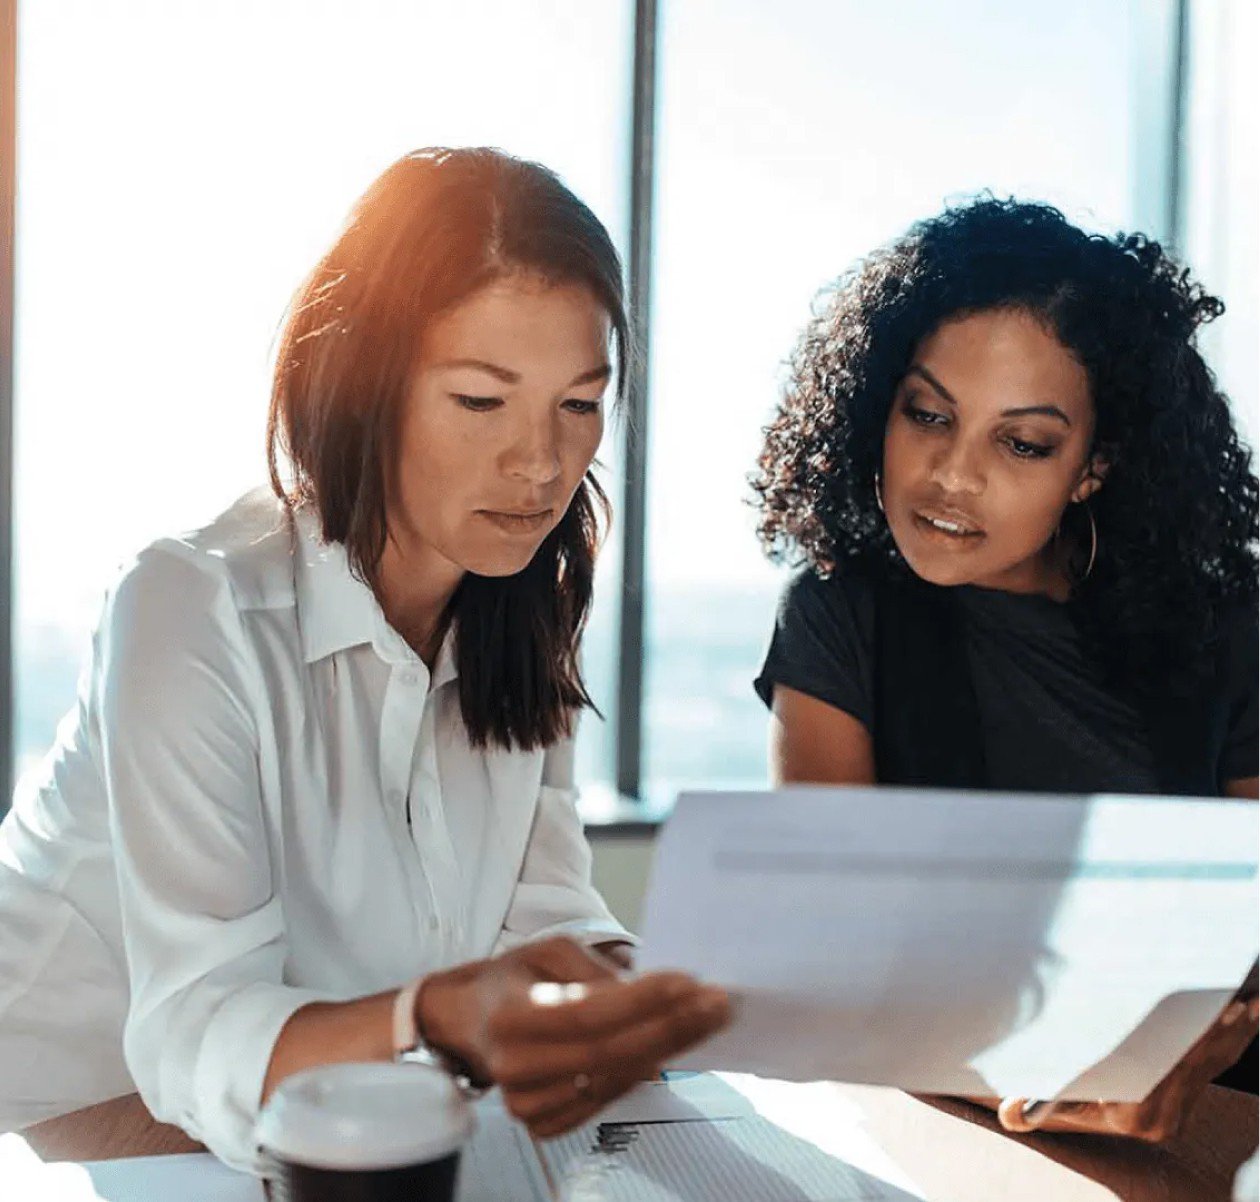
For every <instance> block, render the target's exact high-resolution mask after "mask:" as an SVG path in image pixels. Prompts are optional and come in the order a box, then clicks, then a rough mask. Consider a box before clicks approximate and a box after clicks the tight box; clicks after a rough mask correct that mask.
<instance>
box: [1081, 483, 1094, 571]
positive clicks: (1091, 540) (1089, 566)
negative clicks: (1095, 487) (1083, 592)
mask: <svg viewBox="0 0 1260 1202" xmlns="http://www.w3.org/2000/svg"><path fill="white" fill-rule="evenodd" d="M1081 503H1082V504H1083V505H1084V506H1085V516H1086V517H1087V518H1089V562H1088V563H1087V564H1086V565H1085V571H1084V573H1083V574H1082V575H1081V581H1082V582H1084V581H1086V580H1088V579H1089V574H1090V572H1092V571H1093V570H1094V560H1096V559H1097V558H1098V523H1097V522H1096V521H1094V511H1093V510H1092V509H1091V508H1090V505H1089V502H1088V501H1082V502H1081Z"/></svg>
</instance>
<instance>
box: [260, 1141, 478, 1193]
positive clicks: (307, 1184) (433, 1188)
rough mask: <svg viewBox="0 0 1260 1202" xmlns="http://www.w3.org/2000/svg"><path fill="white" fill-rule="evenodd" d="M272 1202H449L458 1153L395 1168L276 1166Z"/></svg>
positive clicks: (271, 1191) (453, 1186) (457, 1167)
mask: <svg viewBox="0 0 1260 1202" xmlns="http://www.w3.org/2000/svg"><path fill="white" fill-rule="evenodd" d="M277 1168H278V1172H277V1175H276V1176H275V1177H273V1178H272V1180H271V1190H270V1193H271V1198H272V1202H451V1199H452V1198H454V1196H455V1178H456V1175H457V1174H458V1171H459V1153H458V1152H452V1153H451V1154H450V1155H449V1156H442V1157H439V1158H438V1159H437V1160H430V1161H429V1162H428V1163H426V1164H413V1165H403V1166H401V1167H400V1168H394V1169H316V1168H312V1167H311V1166H309V1165H304V1164H286V1163H284V1162H280V1163H279V1164H278V1165H277Z"/></svg>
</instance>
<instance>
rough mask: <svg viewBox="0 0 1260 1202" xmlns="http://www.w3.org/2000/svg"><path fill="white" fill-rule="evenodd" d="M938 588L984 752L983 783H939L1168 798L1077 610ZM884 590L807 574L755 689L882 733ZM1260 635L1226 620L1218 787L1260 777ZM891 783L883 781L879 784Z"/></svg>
mask: <svg viewBox="0 0 1260 1202" xmlns="http://www.w3.org/2000/svg"><path fill="white" fill-rule="evenodd" d="M927 589H928V590H930V591H931V592H933V593H937V594H945V593H948V594H950V601H951V604H952V612H953V613H954V614H955V615H957V619H956V620H957V623H958V626H959V627H960V629H961V635H962V637H961V643H962V647H963V649H964V656H965V661H964V662H965V664H966V668H967V670H968V672H967V674H968V675H969V678H970V683H971V686H972V691H973V693H974V707H975V714H976V718H977V719H978V725H979V742H980V749H981V755H982V761H980V762H981V763H982V767H981V768H977V769H976V771H978V772H981V773H982V775H983V779H978V780H971V781H966V780H962V781H959V780H955V781H941V782H939V783H941V784H942V785H947V784H970V785H971V786H972V787H979V788H993V789H1007V790H1021V791H1043V792H1069V793H1100V792H1123V793H1156V792H1161V791H1163V792H1167V791H1169V790H1168V789H1167V788H1161V784H1160V781H1159V779H1158V773H1157V770H1156V765H1155V763H1154V762H1153V756H1152V750H1151V746H1152V739H1151V737H1150V736H1149V735H1148V733H1147V724H1146V722H1145V721H1144V719H1143V717H1142V716H1140V715H1139V714H1138V713H1137V712H1136V711H1135V710H1134V708H1133V707H1132V705H1131V704H1129V703H1128V702H1127V701H1126V700H1124V699H1122V698H1121V697H1119V696H1117V695H1116V694H1115V692H1114V691H1111V690H1109V689H1108V688H1106V687H1105V686H1104V684H1103V682H1102V680H1101V677H1100V673H1099V671H1098V669H1097V668H1096V666H1095V665H1094V664H1092V663H1091V662H1090V660H1089V658H1088V657H1087V655H1086V654H1085V653H1084V651H1083V649H1082V644H1081V639H1080V636H1079V634H1078V632H1077V630H1076V627H1075V625H1074V623H1073V621H1072V618H1071V616H1070V613H1069V611H1068V609H1067V607H1066V606H1063V605H1060V604H1058V603H1057V602H1055V601H1052V600H1051V599H1050V598H1048V597H1041V596H1029V595H1022V594H1015V593H1004V592H999V591H996V590H993V589H984V588H977V587H973V586H962V587H959V588H954V589H948V590H946V589H932V588H931V586H927ZM879 595H880V594H879V591H878V589H877V587H876V586H875V585H874V584H873V583H872V582H871V581H870V579H869V578H867V577H866V576H865V575H864V574H863V573H861V572H855V571H850V572H848V573H846V574H844V575H837V576H834V577H832V579H830V580H821V579H819V577H817V576H816V575H815V574H814V573H813V572H812V571H811V570H808V569H807V570H805V571H803V572H801V573H799V574H798V575H797V576H796V577H794V579H793V580H792V581H791V583H790V584H789V585H788V587H787V589H786V590H785V592H784V594H783V597H782V600H781V602H780V605H779V611H778V616H777V620H776V622H775V629H774V635H773V637H772V639H771V642H770V648H769V651H768V652H767V654H766V660H765V664H764V666H763V667H762V670H761V674H760V675H759V676H758V677H757V679H756V682H755V687H756V689H757V692H758V694H759V695H760V696H761V698H762V700H763V701H764V702H765V703H766V704H767V705H769V704H770V699H771V694H772V692H773V688H774V685H776V684H782V685H786V686H788V687H789V688H793V689H796V690H798V691H799V692H802V693H807V694H809V695H810V696H812V697H816V698H818V699H819V700H821V701H825V702H827V703H828V704H830V705H834V706H836V707H837V708H839V709H842V710H844V711H845V712H846V713H849V714H852V715H853V717H855V718H857V719H858V721H860V722H861V723H862V724H863V725H864V726H866V728H867V729H868V730H869V731H871V733H872V735H873V736H877V734H878V732H877V725H878V719H877V713H878V711H879V704H878V697H879V683H880V682H878V681H877V679H876V677H877V674H878V673H877V667H876V665H877V663H878V662H879V659H880V656H879V653H878V647H879V645H880V642H879V638H878V632H877V620H876V612H877V609H878V608H879V603H878V602H877V596H879ZM916 633H917V632H916ZM1256 634H1257V623H1256V614H1255V613H1250V614H1247V613H1242V612H1240V613H1238V614H1237V615H1236V616H1235V618H1234V619H1233V620H1231V621H1230V622H1229V623H1228V624H1227V629H1226V635H1225V643H1226V645H1225V647H1224V648H1223V649H1222V656H1221V663H1222V664H1223V666H1224V671H1223V672H1222V673H1221V674H1220V676H1219V677H1218V678H1217V679H1216V680H1214V682H1213V684H1212V687H1213V688H1214V689H1216V690H1218V691H1219V696H1218V697H1217V698H1216V701H1217V703H1218V704H1217V706H1216V707H1214V708H1219V709H1220V711H1221V715H1222V722H1221V726H1222V728H1223V729H1222V730H1221V731H1220V735H1219V738H1218V739H1215V740H1213V746H1212V747H1211V748H1210V749H1208V750H1209V753H1210V755H1211V757H1212V760H1213V763H1212V765H1211V767H1212V769H1213V771H1212V775H1213V777H1214V778H1215V781H1216V786H1217V787H1216V789H1215V790H1213V791H1214V792H1215V791H1219V789H1220V786H1222V785H1223V784H1224V782H1226V781H1229V780H1234V779H1237V778H1241V777H1249V776H1255V775H1256V773H1257V759H1258V754H1257V729H1258V725H1260V717H1258V713H1257V637H1256ZM894 637H895V634H894ZM919 637H922V636H921V634H919ZM950 708H954V707H953V706H951V707H950ZM1216 743H1219V744H1220V746H1219V747H1217V746H1216ZM894 778H896V774H895V773H892V774H889V776H887V777H886V776H885V774H884V773H882V772H881V774H880V779H881V780H884V779H894Z"/></svg>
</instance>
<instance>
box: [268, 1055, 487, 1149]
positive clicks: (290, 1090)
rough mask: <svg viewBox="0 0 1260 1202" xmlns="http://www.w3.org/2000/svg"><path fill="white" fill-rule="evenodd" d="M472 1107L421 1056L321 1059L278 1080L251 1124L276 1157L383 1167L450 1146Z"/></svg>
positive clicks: (467, 1130)
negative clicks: (405, 1060)
mask: <svg viewBox="0 0 1260 1202" xmlns="http://www.w3.org/2000/svg"><path fill="white" fill-rule="evenodd" d="M473 1125H474V1120H473V1111H472V1107H471V1106H470V1105H469V1104H468V1101H467V1099H466V1098H464V1097H463V1095H462V1094H460V1092H459V1090H458V1089H456V1088H455V1084H454V1082H453V1081H451V1079H450V1078H449V1077H448V1076H446V1074H445V1073H443V1072H441V1071H440V1070H438V1069H436V1068H433V1067H431V1066H428V1065H422V1064H390V1063H372V1064H325V1065H321V1066H319V1067H318V1068H312V1069H307V1070H306V1071H305V1072H301V1073H295V1074H294V1075H293V1076H292V1077H288V1078H286V1079H285V1080H284V1081H282V1082H281V1083H280V1084H279V1085H278V1086H277V1087H276V1089H275V1091H274V1093H272V1095H271V1097H270V1098H269V1099H268V1101H267V1105H266V1107H265V1108H264V1109H263V1112H262V1114H261V1115H260V1116H259V1119H258V1124H257V1126H256V1127H255V1129H254V1134H255V1138H256V1140H257V1142H258V1143H259V1144H260V1145H261V1146H262V1147H263V1149H264V1150H265V1151H267V1152H269V1153H270V1154H271V1155H272V1156H274V1157H277V1158H278V1159H280V1160H285V1161H291V1162H293V1163H296V1164H303V1165H309V1166H310V1167H312V1168H325V1169H387V1168H397V1167H399V1166H401V1165H407V1164H423V1163H425V1162H427V1161H431V1160H437V1159H439V1158H440V1157H442V1156H447V1155H449V1154H450V1153H452V1152H455V1151H457V1150H458V1149H459V1148H460V1147H462V1146H463V1145H464V1144H465V1143H466V1142H467V1141H468V1138H469V1136H471V1135H472V1131H473Z"/></svg>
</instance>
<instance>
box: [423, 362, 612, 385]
mask: <svg viewBox="0 0 1260 1202" xmlns="http://www.w3.org/2000/svg"><path fill="white" fill-rule="evenodd" d="M434 366H436V367H472V368H475V369H476V370H478V371H484V372H485V373H486V374H487V375H491V376H494V378H495V379H496V380H502V381H503V383H504V384H519V383H520V381H521V373H520V372H518V371H513V370H512V369H511V368H510V367H500V366H499V365H498V364H497V363H487V362H486V360H484V359H446V360H444V361H443V362H441V363H438V364H435V365H434ZM611 375H612V368H611V367H609V366H608V364H607V363H601V364H600V365H599V366H598V367H592V368H591V369H590V371H584V372H583V373H582V374H581V375H580V376H577V377H576V378H574V379H572V380H570V381H569V383H568V384H567V385H566V387H568V388H579V387H581V386H582V385H583V384H595V383H598V382H599V381H600V380H606V379H608V377H609V376H611Z"/></svg>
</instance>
